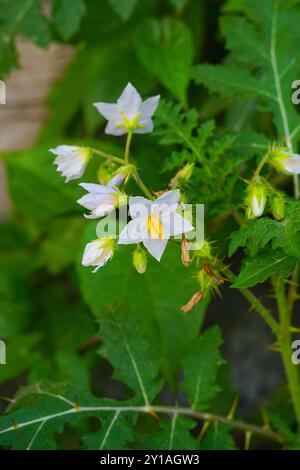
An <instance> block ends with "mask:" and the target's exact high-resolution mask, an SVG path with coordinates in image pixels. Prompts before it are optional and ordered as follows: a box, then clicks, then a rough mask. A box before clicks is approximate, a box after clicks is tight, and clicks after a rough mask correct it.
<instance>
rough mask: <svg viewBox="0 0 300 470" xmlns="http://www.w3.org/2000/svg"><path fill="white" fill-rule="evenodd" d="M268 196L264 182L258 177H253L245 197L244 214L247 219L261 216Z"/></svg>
mask: <svg viewBox="0 0 300 470" xmlns="http://www.w3.org/2000/svg"><path fill="white" fill-rule="evenodd" d="M267 195H268V186H267V183H266V181H265V180H264V179H263V178H261V177H260V176H255V177H254V178H253V179H252V181H251V182H250V183H249V186H248V188H247V196H246V201H245V202H246V213H247V217H248V219H253V218H255V217H260V216H261V215H263V213H264V210H265V206H266V202H267Z"/></svg>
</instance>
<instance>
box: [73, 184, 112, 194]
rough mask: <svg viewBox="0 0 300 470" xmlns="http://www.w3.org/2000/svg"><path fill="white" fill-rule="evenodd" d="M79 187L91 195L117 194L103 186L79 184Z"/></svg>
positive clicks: (108, 187)
mask: <svg viewBox="0 0 300 470" xmlns="http://www.w3.org/2000/svg"><path fill="white" fill-rule="evenodd" d="M79 186H81V187H82V188H83V189H85V190H86V191H88V192H89V193H93V194H112V193H113V194H117V192H118V191H117V190H116V189H114V188H111V187H110V186H104V185H103V184H95V183H80V184H79Z"/></svg>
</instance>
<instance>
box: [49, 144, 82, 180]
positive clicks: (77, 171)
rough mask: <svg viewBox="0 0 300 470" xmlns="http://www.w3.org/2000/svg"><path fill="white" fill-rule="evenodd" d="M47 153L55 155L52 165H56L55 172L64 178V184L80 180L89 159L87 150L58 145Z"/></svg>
mask: <svg viewBox="0 0 300 470" xmlns="http://www.w3.org/2000/svg"><path fill="white" fill-rule="evenodd" d="M49 152H52V153H54V155H57V157H56V159H55V160H54V164H55V165H57V170H58V171H60V172H61V173H62V174H63V176H65V177H66V183H67V182H68V181H71V180H75V179H77V178H81V176H82V175H83V173H84V170H85V168H86V166H87V164H88V162H89V159H90V158H91V151H90V150H89V149H87V148H84V147H76V146H74V145H59V146H58V147H56V148H54V149H50V150H49Z"/></svg>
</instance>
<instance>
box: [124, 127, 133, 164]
mask: <svg viewBox="0 0 300 470" xmlns="http://www.w3.org/2000/svg"><path fill="white" fill-rule="evenodd" d="M131 139H132V132H128V134H127V139H126V145H125V153H124V160H125V164H127V163H128V162H129V152H130V144H131Z"/></svg>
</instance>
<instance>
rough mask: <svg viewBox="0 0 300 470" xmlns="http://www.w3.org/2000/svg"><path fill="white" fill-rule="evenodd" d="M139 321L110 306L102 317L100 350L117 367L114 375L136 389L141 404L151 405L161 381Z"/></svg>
mask: <svg viewBox="0 0 300 470" xmlns="http://www.w3.org/2000/svg"><path fill="white" fill-rule="evenodd" d="M139 322H140V320H139V319H138V318H137V317H133V316H130V315H128V314H126V313H124V312H121V311H118V312H115V311H114V310H113V309H107V311H105V312H104V313H103V315H101V317H100V335H101V337H102V339H103V346H102V347H101V350H100V353H101V355H102V356H103V357H105V358H106V359H107V360H108V361H109V362H110V363H111V364H112V365H113V366H114V367H115V374H114V376H115V377H116V378H117V379H119V380H121V381H123V382H124V383H126V384H127V385H128V386H129V387H130V388H131V389H132V390H134V392H135V394H136V401H137V403H139V404H145V405H146V406H149V405H150V403H151V402H152V400H153V398H155V396H156V395H157V393H158V391H159V390H160V389H161V383H160V382H159V381H158V380H157V375H158V366H157V364H156V363H155V362H154V361H153V360H151V354H150V350H149V347H148V345H147V342H146V341H145V340H144V339H143V337H142V329H141V328H140V327H139Z"/></svg>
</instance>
